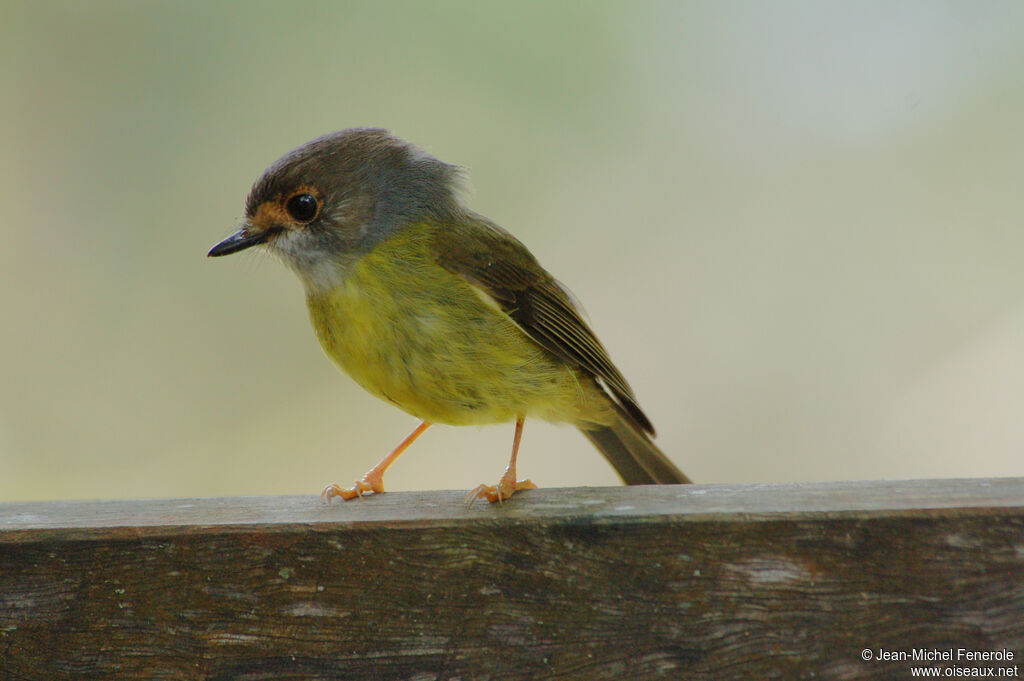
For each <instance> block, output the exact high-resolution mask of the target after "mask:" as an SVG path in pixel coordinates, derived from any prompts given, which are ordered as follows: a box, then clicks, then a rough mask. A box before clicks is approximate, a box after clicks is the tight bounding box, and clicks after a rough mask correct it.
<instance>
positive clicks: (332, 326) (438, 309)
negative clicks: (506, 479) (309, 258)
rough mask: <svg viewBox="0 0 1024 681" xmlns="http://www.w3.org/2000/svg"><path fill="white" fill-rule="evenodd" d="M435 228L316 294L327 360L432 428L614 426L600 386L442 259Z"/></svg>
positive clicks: (397, 239) (314, 312)
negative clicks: (539, 422) (526, 423)
mask: <svg viewBox="0 0 1024 681" xmlns="http://www.w3.org/2000/svg"><path fill="white" fill-rule="evenodd" d="M428 230H429V228H420V227H415V228H412V229H407V230H405V231H404V232H403V233H401V234H398V235H395V236H393V237H392V238H390V239H389V240H388V241H386V242H384V243H383V244H381V245H380V246H378V247H377V248H375V249H374V250H373V251H371V252H370V253H368V254H366V255H364V256H363V257H362V258H361V259H360V260H359V262H358V263H357V264H355V265H354V266H353V267H352V269H351V271H350V272H348V273H347V274H346V276H345V277H344V280H343V281H342V283H340V284H338V285H337V286H335V287H333V288H332V289H330V290H328V291H321V292H315V291H310V292H308V293H307V304H308V306H309V313H310V319H311V320H312V323H313V328H314V329H315V330H316V334H317V338H319V340H320V344H321V345H322V346H323V349H324V351H325V352H326V353H327V355H328V356H329V357H330V358H331V359H332V360H333V361H334V362H335V363H336V364H337V365H338V366H339V367H341V368H342V369H343V370H344V371H345V372H346V373H348V374H349V375H350V376H351V377H352V378H353V379H355V381H356V382H357V383H359V385H361V386H362V387H363V388H365V389H366V390H367V391H369V392H371V393H373V394H374V395H376V396H378V397H380V398H382V399H385V400H388V401H389V402H392V403H394V404H395V405H397V406H398V407H400V408H402V409H403V410H405V411H407V412H408V413H410V414H412V415H414V416H416V417H417V418H420V419H424V420H427V421H432V422H437V423H448V424H452V425H464V424H483V423H498V422H503V421H511V420H513V419H515V418H517V417H519V416H536V417H539V418H542V419H545V420H548V421H567V422H570V423H575V424H581V423H587V422H589V423H609V422H610V421H611V419H612V416H613V414H612V408H611V406H610V404H609V401H608V399H607V398H606V397H605V396H604V395H603V394H602V393H601V392H600V390H599V389H598V388H597V386H596V385H595V384H594V383H593V381H592V380H591V379H589V378H587V377H586V376H584V375H582V374H580V373H579V372H578V371H576V370H575V369H573V368H570V367H568V366H566V365H565V364H564V363H563V362H561V361H560V360H558V359H557V358H555V357H554V356H553V355H551V354H550V353H548V352H547V351H546V350H544V349H543V348H541V347H540V346H539V345H537V344H536V343H535V342H534V341H533V340H532V339H530V338H529V337H528V336H527V335H526V334H525V333H524V332H523V331H522V330H521V329H520V328H519V327H518V326H517V325H516V324H515V322H514V321H513V320H512V319H510V318H509V317H508V316H507V315H506V314H504V313H503V312H501V311H500V310H499V309H498V308H497V307H496V306H495V305H494V303H493V302H492V301H489V300H488V299H487V298H486V296H482V295H480V293H479V292H478V291H476V290H475V289H474V287H473V286H471V285H470V284H469V283H468V282H466V281H465V280H463V279H462V278H460V277H458V276H457V275H454V274H452V273H450V272H448V271H447V270H445V269H444V268H442V267H441V266H439V265H438V264H436V263H435V262H434V260H433V258H432V257H431V256H430V254H429V252H428V248H427V244H428V240H429V238H430V232H429V231H428Z"/></svg>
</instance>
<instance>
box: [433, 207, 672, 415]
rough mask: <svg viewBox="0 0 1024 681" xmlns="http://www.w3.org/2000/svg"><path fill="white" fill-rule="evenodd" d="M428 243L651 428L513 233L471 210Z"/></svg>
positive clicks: (557, 288)
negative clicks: (465, 217)
mask: <svg viewBox="0 0 1024 681" xmlns="http://www.w3.org/2000/svg"><path fill="white" fill-rule="evenodd" d="M433 245H434V257H435V259H436V260H437V262H438V263H439V264H440V265H441V266H442V267H444V268H445V269H447V270H449V271H450V272H453V273H455V274H457V275H459V276H460V277H462V278H463V279H465V280H466V281H468V282H469V283H470V284H472V285H474V286H477V287H479V288H481V289H482V290H483V291H484V292H486V293H487V294H488V295H489V296H490V297H491V298H492V299H493V300H494V301H495V302H496V303H497V304H498V305H499V306H500V307H501V309H502V310H503V311H504V312H505V313H506V314H507V315H508V316H509V317H511V318H512V319H513V320H514V321H515V322H516V323H517V324H518V325H519V326H520V327H521V328H522V329H523V331H524V332H526V334H527V335H528V336H530V337H531V338H533V339H534V340H535V341H537V343H539V344H540V345H541V346H542V347H543V348H545V349H546V350H548V351H550V352H552V353H554V354H555V355H557V356H558V357H561V358H562V359H564V360H566V361H569V362H571V363H572V364H574V365H576V366H578V367H579V368H581V369H583V370H584V371H585V372H587V373H589V374H591V375H592V376H593V377H594V378H595V379H598V380H599V381H600V382H601V383H603V384H604V385H605V386H606V388H607V389H608V390H609V391H610V392H611V394H612V395H613V396H614V398H615V400H616V402H617V403H618V404H619V406H620V407H622V409H623V410H624V411H625V412H626V413H627V414H628V415H629V416H630V417H631V419H632V420H633V421H635V422H636V425H637V426H638V427H639V428H640V429H642V430H644V431H646V432H648V433H651V434H652V435H653V434H654V427H653V426H652V425H651V422H650V420H648V418H647V417H646V416H645V415H644V413H643V412H642V411H641V410H640V406H639V405H638V404H637V401H636V397H635V396H634V394H633V390H632V389H631V388H630V387H629V384H628V383H626V379H625V378H624V377H623V376H622V374H621V373H620V372H619V370H618V369H616V368H615V365H614V364H612V361H611V359H610V358H609V357H608V352H607V351H606V350H605V349H604V346H603V345H601V341H599V340H598V339H597V336H595V335H594V332H593V331H591V330H590V327H589V326H587V323H586V322H584V321H583V318H582V317H581V316H580V313H579V311H578V310H577V309H576V306H575V305H574V304H573V302H572V300H571V299H570V298H569V296H568V295H567V294H566V292H565V290H564V289H563V288H562V286H561V285H560V284H559V283H558V282H557V281H556V280H555V279H554V277H552V276H551V275H550V274H548V272H547V271H546V270H545V269H544V268H543V267H541V266H540V264H539V263H538V262H537V260H536V258H534V257H533V255H532V254H531V253H530V252H529V251H528V250H527V249H526V247H525V246H524V245H523V244H522V243H520V242H519V241H518V240H517V239H516V238H515V237H513V236H512V235H511V234H509V233H508V232H506V231H505V230H503V229H502V228H501V227H498V226H497V225H495V224H493V223H491V222H488V221H487V220H485V219H484V218H482V217H479V216H476V215H471V216H469V217H468V218H467V219H466V221H465V222H460V223H459V224H451V225H444V226H443V227H442V228H440V229H438V230H437V232H436V235H435V239H434V244H433Z"/></svg>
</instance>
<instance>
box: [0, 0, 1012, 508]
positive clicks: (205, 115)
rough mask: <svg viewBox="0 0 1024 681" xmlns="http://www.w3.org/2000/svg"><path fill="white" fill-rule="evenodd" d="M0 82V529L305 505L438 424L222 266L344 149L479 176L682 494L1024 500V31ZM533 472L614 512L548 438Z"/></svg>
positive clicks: (172, 48) (922, 25)
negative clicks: (298, 175) (546, 273)
mask: <svg viewBox="0 0 1024 681" xmlns="http://www.w3.org/2000/svg"><path fill="white" fill-rule="evenodd" d="M0 60H2V70H0V87H2V90H0V91H2V95H0V229H2V244H3V245H2V248H0V310H2V318H0V500H16V499H53V498H92V497H165V496H205V495H239V494H268V493H272V494H286V493H305V494H310V495H314V494H316V493H318V492H319V490H320V488H321V487H322V486H323V485H324V484H325V483H327V482H331V481H335V480H337V481H340V482H342V483H346V484H347V483H349V482H350V481H351V480H353V479H355V478H356V477H358V475H360V474H361V473H362V472H363V471H364V470H365V469H366V468H368V467H369V466H370V465H372V464H373V463H374V462H375V461H376V460H377V459H378V458H379V457H380V456H382V455H383V454H384V453H386V452H387V451H388V450H389V449H390V448H391V447H392V446H393V445H394V444H395V443H397V442H398V440H399V439H400V438H401V437H402V436H404V435H405V433H406V432H407V431H408V430H409V429H411V428H412V427H413V426H414V425H415V422H414V420H413V419H412V417H409V416H407V415H405V414H403V413H401V412H399V411H397V410H396V409H394V408H393V407H391V406H389V405H386V404H384V403H382V402H378V401H377V400H375V399H374V398H372V397H370V396H368V395H366V394H365V393H363V392H362V391H361V390H360V389H359V388H358V387H356V386H355V384H354V383H352V382H351V381H350V380H349V379H348V378H347V377H344V376H343V375H341V374H339V373H338V372H336V371H335V370H334V368H333V367H332V366H331V364H330V363H329V362H328V361H327V359H326V358H325V357H324V356H323V355H322V353H321V351H320V350H319V348H318V346H317V344H316V341H315V339H314V337H313V334H312V332H311V330H310V329H309V325H308V323H307V320H306V311H305V307H304V304H303V298H302V293H301V288H300V286H299V284H298V282H297V281H296V280H295V278H294V276H293V275H292V274H291V273H290V272H288V271H287V270H286V269H285V268H284V267H283V266H282V265H280V264H279V263H277V262H274V261H273V259H272V258H270V257H267V256H259V255H253V254H246V255H241V256H236V257H233V258H228V259H224V260H217V261H213V260H208V259H207V258H206V257H205V254H206V251H207V249H208V248H209V247H210V246H211V245H213V243H215V242H216V241H217V240H219V239H220V238H222V237H224V236H226V235H227V234H228V233H230V232H231V231H232V226H233V225H234V224H235V222H236V221H237V219H238V218H239V217H240V215H241V212H242V205H243V201H244V198H245V195H246V193H247V192H248V189H249V185H250V184H251V182H252V181H253V180H254V179H255V178H256V177H257V176H258V175H259V174H260V172H262V170H263V169H264V168H265V167H266V166H267V165H268V164H269V163H271V162H272V161H273V160H275V159H276V158H277V157H278V156H279V155H281V154H282V153H284V152H285V151H287V150H289V149H290V148H292V147H294V146H296V145H298V144H300V143H302V142H304V141H306V140H307V139H309V138H312V137H314V136H317V135H320V134H322V133H324V132H328V131H331V130H336V129H340V128H344V127H350V126H354V125H376V126H384V127H387V128H390V129H392V130H393V131H394V132H395V133H397V134H399V135H401V136H403V137H406V138H407V139H409V140H411V141H413V142H415V143H417V144H419V145H421V146H423V147H425V148H427V149H428V150H430V151H431V152H433V153H434V154H435V155H437V156H438V157H440V158H442V159H444V160H447V161H450V162H453V163H458V164H461V165H463V166H465V167H467V168H468V169H469V171H470V173H471V177H472V180H473V187H474V193H473V195H472V197H471V199H470V204H471V206H473V207H474V208H475V209H476V210H478V211H480V212H482V213H484V214H485V215H488V216H489V217H491V218H492V219H494V220H495V221H497V222H498V223H500V224H502V225H504V226H505V227H507V228H508V229H510V230H511V231H512V232H513V233H515V234H516V235H517V236H519V237H520V238H521V239H522V240H523V241H524V242H525V243H526V244H528V245H529V246H530V248H531V249H532V250H533V252H534V253H535V255H537V257H538V258H539V259H540V260H541V262H542V263H543V264H544V265H545V266H546V267H548V268H549V269H550V270H551V271H552V272H554V273H555V274H556V276H558V277H559V278H560V279H562V280H563V281H564V282H566V283H567V284H568V285H569V286H570V287H571V288H572V289H573V291H574V292H575V293H576V294H577V296H579V298H580V299H581V300H582V301H583V302H584V304H585V305H586V307H587V310H588V312H589V315H590V318H591V320H592V322H593V325H594V327H595V328H596V330H597V332H598V334H599V335H600V336H601V338H602V339H603V340H604V342H605V344H606V345H607V346H608V348H609V350H610V352H611V355H612V357H613V359H614V360H615V361H616V363H617V364H618V365H619V366H620V368H621V369H622V370H623V372H624V373H625V375H626V376H627V377H628V378H629V380H630V381H631V382H632V384H633V387H634V388H635V389H636V392H637V394H638V395H639V397H640V401H641V403H642V405H643V406H644V407H645V409H646V410H647V412H648V413H649V415H650V416H651V418H652V419H653V421H654V422H655V424H656V425H657V426H658V429H659V439H658V442H659V443H660V444H661V446H662V447H663V448H664V449H665V450H666V451H668V452H669V453H670V454H671V455H672V456H673V457H674V458H675V460H676V461H677V462H678V463H679V464H680V466H681V468H683V470H685V471H686V472H688V473H689V474H690V475H691V476H692V477H693V478H694V479H696V480H697V481H701V482H740V481H788V480H822V479H851V478H916V477H946V476H990V475H1024V456H1022V455H1024V267H1022V262H1024V229H1022V226H1024V225H1022V217H1024V186H1022V185H1024V182H1022V178H1024V3H1021V2H1019V1H1017V0H1006V1H1004V2H973V3H964V2H930V1H922V2H896V3H890V2H862V3H850V2H838V1H833V2H797V3H794V2H773V3H762V2H755V1H751V2H701V3H697V2H689V3H681V2H663V3H658V2H641V3H638V2H618V3H613V2H605V3H598V2H578V3H550V2H522V3H520V2H517V3H480V2H476V1H471V0H470V1H466V2H349V3H322V4H317V3H312V4H305V3H262V4H261V3H237V4H214V3H198V2H197V3H164V2H145V3H138V2H123V3H109V2H67V3H61V2H47V3H24V4H5V5H3V6H2V7H0ZM511 439H512V426H511V425H507V426H495V427H489V428H479V429H478V428H448V427H439V428H435V429H433V430H432V431H431V432H429V433H428V434H427V435H426V436H424V437H423V438H422V439H421V440H420V441H419V442H418V443H417V444H416V446H415V447H414V448H413V449H412V450H410V452H408V453H407V454H405V455H404V456H403V457H402V460H401V461H400V462H399V463H398V465H397V466H395V467H394V468H393V469H392V471H391V472H389V474H388V476H387V478H386V481H387V485H388V488H389V489H392V490H401V489H415V488H465V489H468V488H470V487H473V486H475V485H476V484H478V483H480V482H494V481H495V480H496V479H497V477H498V476H499V475H500V473H501V471H502V470H503V468H504V466H505V463H506V459H507V455H508V451H509V447H510V444H511ZM519 470H520V473H521V474H522V475H523V476H528V477H530V478H532V479H533V480H534V481H535V482H537V483H538V484H540V485H541V486H548V487H550V486H559V485H584V484H587V485H595V484H596V485H603V484H615V483H616V478H615V476H614V474H613V473H612V471H611V469H610V468H609V467H608V466H607V465H606V464H605V463H604V461H603V459H602V458H601V457H600V456H599V455H598V454H597V453H596V452H595V451H594V450H593V449H592V448H591V447H590V445H589V444H588V443H587V442H586V441H585V440H584V439H583V438H582V437H581V436H580V435H579V434H578V433H577V432H576V431H575V430H574V429H572V428H567V427H557V426H552V425H548V424H542V423H538V422H530V423H528V424H527V427H526V433H525V438H524V441H523V450H522V455H521V457H520V469H519Z"/></svg>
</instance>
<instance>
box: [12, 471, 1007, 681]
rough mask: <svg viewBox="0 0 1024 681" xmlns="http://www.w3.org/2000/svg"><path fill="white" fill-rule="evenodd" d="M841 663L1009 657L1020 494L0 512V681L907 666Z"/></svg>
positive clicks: (735, 494)
mask: <svg viewBox="0 0 1024 681" xmlns="http://www.w3.org/2000/svg"><path fill="white" fill-rule="evenodd" d="M865 648H867V649H870V650H872V651H878V650H879V649H883V650H887V651H908V652H910V651H913V650H914V649H937V650H940V651H943V650H953V651H956V650H957V649H959V648H964V649H969V650H977V651H1001V650H1003V649H1006V650H1007V651H1009V652H1010V653H1011V654H1013V655H1014V656H1015V659H1013V660H1011V661H998V662H992V661H988V662H982V663H978V664H980V665H982V666H993V665H994V666H1013V665H1014V664H1016V665H1020V664H1021V663H1020V658H1021V656H1022V655H1024V479H987V480H931V481H898V482H897V481H887V482H856V483H816V484H790V485H710V486H697V485H688V486H678V487H677V486H657V487H631V488H625V487H622V488H600V489H588V488H579V489H563V490H534V491H529V492H525V493H522V494H519V495H517V496H516V497H515V498H514V499H513V500H512V501H511V502H509V503H507V504H504V505H503V506H500V507H499V506H489V505H486V504H478V505H476V506H474V507H473V508H472V509H467V508H466V507H465V506H464V504H463V503H462V493H461V492H418V493H389V494H385V495H383V496H380V497H370V498H366V499H363V500H361V501H353V502H349V503H344V504H335V505H334V506H330V507H328V506H324V505H321V504H320V503H319V501H318V499H316V498H315V497H312V496H309V497H240V498H232V499H189V500H148V501H147V500H136V501H106V502H101V501H75V502H44V503H19V504H0V678H2V679H184V680H191V679H216V680H222V679H223V680H226V679H240V680H241V679H245V680H250V681H256V680H261V679H296V680H297V679H303V680H309V679H313V680H318V679H410V680H416V681H424V680H426V679H463V680H469V679H473V680H477V679H479V680H483V681H487V680H497V679H595V680H604V679H752V678H753V679H811V678H814V679H896V678H899V679H902V678H911V676H910V667H911V666H913V665H915V664H920V665H927V664H929V663H926V662H921V663H913V662H909V661H878V660H870V661H865V660H863V659H862V658H861V654H862V650H864V649H865ZM954 654H955V653H954ZM932 664H937V665H938V666H942V665H943V664H945V665H947V666H960V667H965V666H967V664H968V663H966V662H956V661H954V662H951V663H950V662H945V663H932ZM1018 674H1024V671H1020V670H1019V669H1018Z"/></svg>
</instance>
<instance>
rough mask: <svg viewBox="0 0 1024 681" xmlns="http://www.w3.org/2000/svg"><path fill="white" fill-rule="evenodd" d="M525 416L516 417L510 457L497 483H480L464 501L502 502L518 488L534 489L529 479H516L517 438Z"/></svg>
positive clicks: (521, 430) (519, 435)
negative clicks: (484, 500)
mask: <svg viewBox="0 0 1024 681" xmlns="http://www.w3.org/2000/svg"><path fill="white" fill-rule="evenodd" d="M525 422H526V417H524V416H520V417H519V418H518V419H516V435H515V439H513V440H512V458H511V459H510V460H509V462H508V468H506V469H505V474H504V475H502V476H501V480H499V481H498V484H497V485H480V486H478V487H477V488H476V489H474V490H472V491H471V492H470V493H469V494H467V495H466V501H467V502H469V505H470V506H472V505H473V503H474V502H475V501H476V500H477V499H487V501H489V502H491V503H492V504H493V503H494V502H496V501H497V502H502V501H504V500H505V499H509V498H511V497H512V495H513V494H515V493H516V492H518V491H519V490H524V489H536V488H537V485H535V484H533V483H532V482H530V481H529V480H516V456H517V455H518V454H519V440H521V439H522V437H523V423H525Z"/></svg>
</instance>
